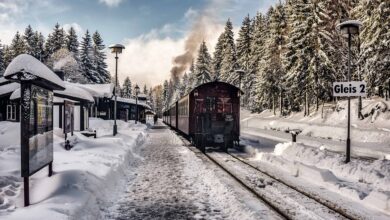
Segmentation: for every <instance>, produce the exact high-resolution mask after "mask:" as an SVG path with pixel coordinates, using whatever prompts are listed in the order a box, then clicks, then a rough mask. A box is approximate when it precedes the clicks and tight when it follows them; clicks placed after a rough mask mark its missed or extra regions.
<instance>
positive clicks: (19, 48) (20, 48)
mask: <svg viewBox="0 0 390 220" xmlns="http://www.w3.org/2000/svg"><path fill="white" fill-rule="evenodd" d="M10 50H11V53H12V57H11V60H12V59H13V58H15V57H16V56H18V55H20V54H23V53H26V44H25V42H24V40H23V38H22V36H20V34H19V31H17V32H16V34H15V37H14V38H13V40H12V43H11V45H10Z"/></svg>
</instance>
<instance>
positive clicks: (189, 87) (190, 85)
mask: <svg viewBox="0 0 390 220" xmlns="http://www.w3.org/2000/svg"><path fill="white" fill-rule="evenodd" d="M195 74H196V73H195V64H194V61H192V63H191V66H190V72H189V73H188V85H187V87H186V91H185V93H188V92H190V91H191V90H192V89H193V88H195V85H196V75H195Z"/></svg>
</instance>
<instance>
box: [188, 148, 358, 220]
mask: <svg viewBox="0 0 390 220" xmlns="http://www.w3.org/2000/svg"><path fill="white" fill-rule="evenodd" d="M187 146H188V147H189V148H190V149H191V150H192V151H194V152H196V153H199V152H200V151H198V150H197V149H196V148H195V147H193V146H191V145H187ZM204 155H205V156H206V157H207V158H208V159H210V161H212V162H213V163H214V164H215V165H216V166H218V167H219V168H221V169H222V170H223V171H225V172H226V173H227V174H229V175H230V176H231V177H232V178H233V179H235V180H236V181H237V182H238V183H240V184H241V185H242V186H243V187H244V188H246V189H247V190H248V191H250V192H251V193H252V194H253V195H254V196H256V197H257V198H258V199H260V200H261V201H262V202H263V203H265V204H266V205H268V206H269V207H270V208H271V209H272V210H274V211H275V212H277V213H278V214H279V215H280V216H282V217H283V218H285V219H294V220H295V219H327V220H328V219H361V217H360V216H354V215H353V214H350V213H348V212H346V210H344V209H343V208H342V207H338V206H337V205H334V204H331V202H330V201H327V202H324V201H322V200H320V199H318V198H315V197H313V196H312V195H310V194H307V193H305V192H303V191H302V190H299V189H297V188H296V187H294V186H291V185H289V184H287V183H284V182H283V181H282V180H279V179H278V178H274V177H272V176H271V175H269V174H267V173H264V172H262V171H261V170H259V169H258V168H257V167H255V166H253V165H251V164H249V163H247V162H246V161H244V160H243V159H241V158H238V157H237V156H234V155H231V154H228V153H223V152H206V153H205V154H204Z"/></svg>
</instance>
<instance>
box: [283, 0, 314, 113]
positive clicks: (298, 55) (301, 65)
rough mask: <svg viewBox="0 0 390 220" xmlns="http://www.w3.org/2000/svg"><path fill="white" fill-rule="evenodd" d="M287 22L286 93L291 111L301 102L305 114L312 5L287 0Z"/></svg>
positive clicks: (301, 0)
mask: <svg viewBox="0 0 390 220" xmlns="http://www.w3.org/2000/svg"><path fill="white" fill-rule="evenodd" d="M287 7H289V19H290V24H291V32H290V40H289V43H288V45H287V52H286V53H285V61H286V71H287V76H286V77H287V78H286V82H288V84H287V87H288V88H289V91H288V94H289V99H290V103H291V107H292V110H293V111H299V110H300V104H302V103H304V110H305V115H309V112H308V110H309V103H310V98H311V97H310V96H309V95H310V94H312V93H313V91H312V90H311V88H312V85H313V82H314V80H313V78H314V76H313V73H314V72H313V71H310V69H309V67H310V66H309V63H310V59H311V57H314V49H315V48H314V46H315V45H314V39H313V35H312V33H313V23H314V15H313V13H312V8H311V7H312V5H311V4H310V2H309V1H308V0H292V1H289V2H288V5H287Z"/></svg>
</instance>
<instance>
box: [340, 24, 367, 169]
mask: <svg viewBox="0 0 390 220" xmlns="http://www.w3.org/2000/svg"><path fill="white" fill-rule="evenodd" d="M361 25H362V23H361V22H360V21H357V20H348V21H344V22H342V23H340V24H338V25H337V26H336V27H337V29H338V30H339V31H340V32H341V34H342V35H343V36H344V37H347V38H348V82H350V81H351V41H352V36H353V35H358V34H359V28H360V26H361ZM350 137H351V97H348V125H347V147H346V148H347V149H346V159H345V162H346V163H349V161H350V160H351V138H350Z"/></svg>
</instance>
